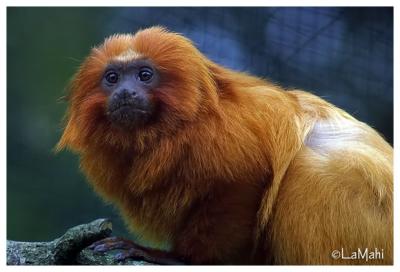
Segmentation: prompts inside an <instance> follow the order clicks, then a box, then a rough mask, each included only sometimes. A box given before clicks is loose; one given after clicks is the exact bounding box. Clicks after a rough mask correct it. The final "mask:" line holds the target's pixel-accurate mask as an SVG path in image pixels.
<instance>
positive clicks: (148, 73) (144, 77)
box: [138, 68, 153, 82]
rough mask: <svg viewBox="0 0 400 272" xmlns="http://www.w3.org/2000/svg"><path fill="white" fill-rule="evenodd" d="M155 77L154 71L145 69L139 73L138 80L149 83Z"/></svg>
mask: <svg viewBox="0 0 400 272" xmlns="http://www.w3.org/2000/svg"><path fill="white" fill-rule="evenodd" d="M152 77H153V71H152V70H151V69H149V68H144V69H142V70H140V71H139V74H138V78H139V80H140V81H144V82H146V81H149V80H150V79H152Z"/></svg>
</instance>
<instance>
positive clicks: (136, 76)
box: [101, 60, 159, 128]
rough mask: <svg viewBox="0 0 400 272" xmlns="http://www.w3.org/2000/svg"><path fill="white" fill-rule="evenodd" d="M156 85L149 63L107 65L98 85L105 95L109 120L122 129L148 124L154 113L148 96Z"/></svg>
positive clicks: (133, 62)
mask: <svg viewBox="0 0 400 272" xmlns="http://www.w3.org/2000/svg"><path fill="white" fill-rule="evenodd" d="M158 81H159V76H158V73H157V71H156V70H155V68H154V66H153V65H152V64H151V62H150V61H147V60H133V61H131V62H128V63H126V62H114V63H111V64H109V65H108V66H107V68H106V69H105V72H104V75H103V79H102V82H101V85H102V87H103V89H104V90H105V91H106V92H107V93H108V95H109V96H108V104H107V116H108V118H109V120H110V121H111V122H112V123H113V124H115V125H117V126H121V127H124V128H134V127H137V126H139V125H143V124H145V123H146V122H148V121H149V119H150V118H151V116H152V114H153V111H154V105H153V102H152V100H151V92H152V89H154V88H155V87H157V85H158Z"/></svg>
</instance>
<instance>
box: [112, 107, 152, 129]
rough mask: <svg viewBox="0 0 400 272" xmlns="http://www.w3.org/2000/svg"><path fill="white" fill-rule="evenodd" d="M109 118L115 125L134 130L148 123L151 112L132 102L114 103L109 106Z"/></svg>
mask: <svg viewBox="0 0 400 272" xmlns="http://www.w3.org/2000/svg"><path fill="white" fill-rule="evenodd" d="M107 117H108V118H109V120H110V121H111V122H112V123H113V124H116V125H119V126H122V127H126V128H133V127H135V126H138V125H142V124H144V123H146V121H147V120H148V119H149V117H150V112H148V111H147V110H144V109H141V108H138V107H137V105H136V104H134V103H130V102H122V103H112V104H110V105H109V106H108V109H107Z"/></svg>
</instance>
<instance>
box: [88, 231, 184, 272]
mask: <svg viewBox="0 0 400 272" xmlns="http://www.w3.org/2000/svg"><path fill="white" fill-rule="evenodd" d="M89 249H92V250H94V251H96V252H105V251H109V250H114V249H121V250H123V252H120V253H117V254H116V255H115V258H116V260H117V261H123V260H125V259H127V258H133V259H139V260H144V261H148V262H151V263H155V264H164V265H184V264H185V263H184V262H183V261H181V260H179V258H177V257H175V256H173V255H172V254H171V253H169V252H167V251H162V250H158V249H151V248H146V247H143V246H140V245H137V244H135V243H134V242H133V241H130V240H127V239H124V238H121V237H108V238H105V239H102V240H99V241H97V242H95V243H93V244H91V245H90V246H89Z"/></svg>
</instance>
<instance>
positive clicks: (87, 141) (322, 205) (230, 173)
mask: <svg viewBox="0 0 400 272" xmlns="http://www.w3.org/2000/svg"><path fill="white" fill-rule="evenodd" d="M132 58H146V59H150V60H151V61H152V62H153V63H154V65H155V67H156V68H157V70H158V71H159V73H160V75H161V79H160V87H159V88H156V89H154V90H152V93H151V96H152V97H151V99H152V101H154V103H155V104H156V105H157V116H156V119H155V121H154V122H152V123H151V124H149V125H147V126H145V127H141V128H136V129H132V130H131V129H122V128H119V127H116V126H114V125H113V124H112V123H111V122H110V121H109V120H108V119H107V116H106V114H105V106H106V102H107V99H108V97H107V94H106V93H105V92H104V91H103V90H102V89H101V87H100V84H99V82H100V81H101V78H102V75H103V73H104V69H105V67H106V65H107V64H108V63H109V62H110V61H113V60H115V59H118V60H120V61H121V60H122V61H124V60H126V61H129V60H132ZM69 100H70V105H69V110H68V113H67V116H66V121H67V123H66V127H65V130H64V134H63V136H62V138H61V140H60V142H59V143H58V146H57V148H58V150H61V149H63V148H64V147H69V148H70V149H72V150H73V151H75V152H77V153H78V154H79V156H80V159H81V168H82V170H83V172H84V173H85V174H86V175H87V177H88V180H89V181H90V183H91V184H92V185H93V187H94V189H95V190H96V191H97V192H98V193H99V194H100V195H102V196H103V197H104V198H105V199H106V200H108V201H110V202H112V203H114V204H115V205H117V206H118V207H119V209H120V210H121V213H122V215H123V217H124V218H125V220H126V222H127V224H128V225H129V226H130V228H131V229H132V231H133V232H134V233H136V234H138V235H140V237H141V239H142V240H143V241H146V242H147V243H151V244H152V245H153V246H154V247H156V248H168V249H169V250H170V251H171V252H174V253H176V255H178V256H182V257H184V258H185V259H186V260H188V261H189V262H190V263H193V264H215V263H217V264H236V263H244V264H252V263H262V264H345V263H348V264H378V263H379V264H391V263H392V238H393V234H392V224H393V221H392V217H393V214H392V195H393V184H392V183H393V182H392V179H393V178H392V156H393V155H392V153H393V150H392V147H391V146H390V145H389V144H387V143H386V142H385V140H384V139H382V137H381V136H380V135H379V134H378V133H377V132H376V131H374V130H373V129H372V128H370V127H369V126H367V125H366V124H364V123H362V122H360V121H357V120H356V119H354V118H353V117H351V116H350V115H349V114H347V113H345V112H344V111H342V110H340V109H338V108H336V107H335V106H333V105H332V104H329V103H328V102H326V101H324V100H322V99H320V98H318V97H316V96H314V95H312V94H310V93H306V92H303V91H298V90H291V91H284V90H283V89H282V88H281V87H279V86H276V85H274V84H272V83H270V82H268V81H266V80H263V79H259V78H256V77H253V76H249V75H246V74H244V73H238V72H234V71H231V70H229V69H226V68H223V67H221V66H219V65H217V64H215V63H213V62H212V61H210V60H208V59H207V58H206V57H205V56H204V55H202V54H201V53H200V52H199V51H198V50H197V49H196V48H195V47H194V46H193V45H192V43H191V42H190V41H189V40H188V39H186V38H185V37H183V36H181V35H178V34H176V33H171V32H168V31H166V30H165V29H163V28H159V27H153V28H149V29H145V30H142V31H139V32H138V33H136V34H135V35H129V34H127V35H114V36H111V37H110V38H108V39H107V40H106V41H105V42H104V44H102V45H101V46H99V47H96V48H94V49H93V50H92V52H91V54H90V56H89V57H88V58H87V59H86V60H85V61H84V63H83V64H82V66H81V68H80V70H79V71H78V73H77V74H76V76H75V78H74V80H73V82H72V85H71V93H70V95H69ZM341 248H343V250H344V252H345V253H348V254H350V253H351V252H353V251H357V248H361V249H365V248H368V249H369V250H371V251H372V250H374V249H375V248H378V249H379V250H381V249H383V250H384V259H383V260H369V261H368V263H366V262H365V260H342V259H339V260H335V259H333V258H332V257H331V252H332V251H333V250H335V249H339V250H340V249H341Z"/></svg>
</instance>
